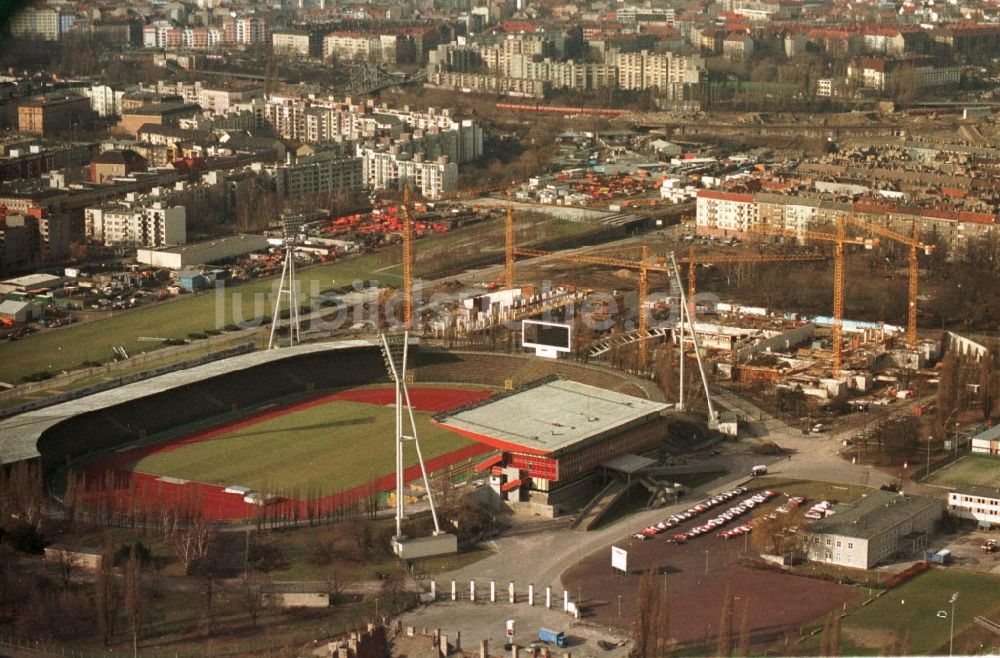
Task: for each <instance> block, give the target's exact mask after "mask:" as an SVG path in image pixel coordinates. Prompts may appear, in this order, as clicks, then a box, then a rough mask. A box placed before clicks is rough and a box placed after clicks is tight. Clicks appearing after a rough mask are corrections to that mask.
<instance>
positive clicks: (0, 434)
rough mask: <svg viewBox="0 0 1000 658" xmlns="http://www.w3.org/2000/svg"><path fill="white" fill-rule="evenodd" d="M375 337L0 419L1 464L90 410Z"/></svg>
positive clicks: (231, 363)
mask: <svg viewBox="0 0 1000 658" xmlns="http://www.w3.org/2000/svg"><path fill="white" fill-rule="evenodd" d="M377 344H378V343H377V341H376V340H374V339H355V340H342V341H337V342H332V343H310V344H306V345H296V346H295V347H287V348H283V349H280V350H262V351H257V352H250V353H249V354H242V355H239V356H234V357H230V358H228V359H220V360H218V361H212V362H209V363H204V364H202V365H199V366H194V367H192V368H186V369H182V370H175V371H173V372H168V373H166V374H163V375H158V376H156V377H151V378H149V379H143V380H140V381H137V382H133V383H131V384H126V385H124V386H119V387H117V388H112V389H110V390H106V391H101V392H99V393H94V394H92V395H87V396H84V397H80V398H76V399H74V400H69V401H67V402H62V403H59V404H55V405H52V406H49V407H44V408H41V409H37V410H34V411H26V412H24V413H22V414H18V415H16V416H11V417H10V418H4V419H3V420H0V464H10V463H13V462H17V461H22V460H26V459H34V458H36V457H40V456H41V455H40V453H39V451H38V445H37V444H38V439H39V437H41V435H42V433H43V432H44V431H45V430H47V429H49V428H50V427H52V426H54V425H56V424H58V423H60V422H62V421H64V420H67V419H69V418H72V417H73V416H77V415H80V414H83V413H87V412H91V411H100V410H102V409H107V408H110V407H114V406H116V405H119V404H122V403H124V402H128V401H129V400H133V399H136V398H142V397H146V396H151V395H156V394H157V393H163V392H164V391H167V390H170V389H172V388H178V387H181V386H186V385H188V384H194V383H197V382H200V381H204V380H207V379H211V378H212V377H216V376H218V375H223V374H227V373H231V372H234V371H239V370H244V369H247V368H253V367H256V366H260V365H264V364H267V363H270V362H273V361H280V360H282V359H287V358H290V357H294V356H299V355H304V354H313V353H316V352H324V351H327V350H339V349H351V348H356V347H372V346H376V345H377Z"/></svg>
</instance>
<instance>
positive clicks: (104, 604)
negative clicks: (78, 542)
mask: <svg viewBox="0 0 1000 658" xmlns="http://www.w3.org/2000/svg"><path fill="white" fill-rule="evenodd" d="M113 568H114V554H113V553H112V552H111V546H110V544H109V543H108V542H105V544H104V550H103V551H102V553H101V561H100V564H99V565H98V568H97V575H96V577H95V578H94V606H95V608H96V612H97V632H98V635H99V636H100V638H101V641H102V642H103V643H104V646H108V645H109V644H111V637H112V636H113V635H114V633H115V618H116V617H117V616H118V608H119V605H120V603H121V599H120V597H119V595H118V585H117V583H116V582H115V576H114V572H113Z"/></svg>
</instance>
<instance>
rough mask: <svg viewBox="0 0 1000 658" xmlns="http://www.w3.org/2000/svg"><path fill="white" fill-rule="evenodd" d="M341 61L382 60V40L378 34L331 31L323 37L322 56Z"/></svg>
mask: <svg viewBox="0 0 1000 658" xmlns="http://www.w3.org/2000/svg"><path fill="white" fill-rule="evenodd" d="M331 57H336V58H337V59H338V60H342V61H359V60H360V61H365V62H373V63H374V62H381V61H382V41H381V39H379V37H378V35H369V34H359V33H356V32H331V33H329V34H327V35H326V36H325V37H323V58H324V59H330V58H331Z"/></svg>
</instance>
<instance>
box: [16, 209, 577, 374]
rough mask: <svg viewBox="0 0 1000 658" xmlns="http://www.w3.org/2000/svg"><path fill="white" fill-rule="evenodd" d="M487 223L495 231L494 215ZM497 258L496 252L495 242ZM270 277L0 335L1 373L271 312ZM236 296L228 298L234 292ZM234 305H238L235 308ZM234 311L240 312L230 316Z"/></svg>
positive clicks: (59, 366) (466, 232) (389, 271)
mask: <svg viewBox="0 0 1000 658" xmlns="http://www.w3.org/2000/svg"><path fill="white" fill-rule="evenodd" d="M544 223H545V225H544V229H543V231H542V238H541V239H547V238H551V237H566V236H569V235H576V234H579V233H582V232H584V231H587V230H591V229H592V228H593V226H591V225H589V224H586V223H575V222H567V221H558V220H552V219H548V218H547V219H546V220H544ZM494 224H495V226H489V229H490V230H493V231H494V232H496V231H501V232H502V230H503V227H502V226H501V225H500V224H499V223H494ZM484 230H486V228H485V227H484V225H477V226H473V227H469V228H468V229H462V230H458V231H455V232H454V233H451V234H448V235H446V236H443V237H437V238H433V239H427V240H420V241H418V242H417V243H416V246H415V252H416V255H417V263H416V267H415V271H416V274H417V275H418V276H426V275H428V274H429V273H431V272H433V271H434V270H435V268H439V267H441V265H442V261H441V259H435V260H434V261H433V262H432V263H428V264H427V265H422V264H421V262H420V254H421V252H424V251H430V250H437V249H441V248H442V247H449V246H459V245H462V244H465V243H468V242H470V240H471V241H477V240H481V238H482V233H483V231H484ZM498 245H500V246H498V247H497V249H496V254H497V258H499V257H500V255H501V254H502V251H503V250H502V248H501V247H502V243H498ZM298 278H299V281H300V285H301V287H302V290H304V291H306V292H307V294H311V292H312V291H313V289H314V288H313V286H316V288H315V290H316V291H318V292H322V291H324V290H329V289H331V288H335V287H341V286H346V285H350V284H352V283H353V282H354V281H356V280H362V281H368V280H378V281H379V282H381V283H382V284H383V285H389V286H397V287H398V286H399V285H400V281H401V278H402V277H401V274H400V268H399V267H398V266H396V267H386V266H385V265H384V264H382V263H381V262H380V259H379V257H378V256H377V255H374V254H373V255H365V256H360V257H356V258H349V259H346V260H344V261H339V262H336V263H329V264H326V265H319V266H316V267H311V268H307V269H303V270H301V271H300V272H299V275H298ZM276 285H277V278H276V277H272V278H268V279H260V280H257V281H254V282H252V283H249V284H246V285H242V286H236V287H233V288H227V289H225V290H224V291H223V292H222V293H221V294H219V295H217V294H216V293H215V291H211V290H210V291H207V292H204V293H200V294H196V295H186V296H183V297H181V298H179V299H176V300H174V301H170V302H166V303H161V304H156V305H153V306H150V307H147V308H141V309H138V310H135V311H129V312H123V313H121V314H120V315H117V316H114V317H110V318H107V319H103V320H95V321H93V322H86V323H82V324H76V325H71V326H68V327H63V328H60V329H57V330H54V331H47V332H44V333H41V334H37V335H34V336H30V337H28V338H26V339H24V340H19V341H14V342H10V341H7V342H3V343H0V381H4V382H8V383H12V384H16V383H19V382H20V381H21V378H22V377H24V376H26V375H30V374H32V373H36V372H40V371H43V370H47V371H49V372H52V373H53V374H58V373H59V372H61V371H63V370H73V369H76V368H80V367H82V364H83V362H84V361H97V362H102V363H103V362H105V361H108V360H109V359H110V358H111V357H112V348H113V347H115V346H123V347H124V348H125V350H126V351H127V352H128V353H129V354H138V353H140V352H142V351H150V350H155V349H157V348H158V347H161V344H160V343H158V342H144V341H140V340H139V337H140V336H151V337H158V338H181V339H183V338H185V337H186V336H187V334H189V333H192V332H201V331H204V330H205V329H215V328H221V327H222V326H224V325H226V324H229V323H238V322H241V321H249V320H251V319H252V318H254V317H264V316H269V315H270V314H271V304H272V302H271V301H269V300H270V292H271V288H272V286H276ZM237 299H238V300H239V302H235V301H234V300H237ZM234 310H236V311H237V312H236V313H234ZM234 315H235V316H239V317H234Z"/></svg>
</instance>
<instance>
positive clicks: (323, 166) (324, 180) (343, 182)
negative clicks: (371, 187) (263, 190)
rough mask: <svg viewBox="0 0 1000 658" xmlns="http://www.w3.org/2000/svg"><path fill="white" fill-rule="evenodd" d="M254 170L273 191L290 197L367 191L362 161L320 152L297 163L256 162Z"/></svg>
mask: <svg viewBox="0 0 1000 658" xmlns="http://www.w3.org/2000/svg"><path fill="white" fill-rule="evenodd" d="M251 168H252V169H254V170H255V171H257V172H259V173H261V174H263V175H264V178H265V180H267V181H269V182H270V185H271V189H272V190H273V191H275V192H277V193H278V194H280V195H282V196H287V197H290V198H295V197H300V196H304V195H308V194H322V195H329V196H339V195H341V194H353V193H355V192H361V191H362V190H364V189H365V179H364V176H363V171H362V162H361V159H360V158H357V157H352V156H344V155H340V154H337V153H319V154H317V155H314V156H311V157H308V158H301V159H300V160H299V161H298V162H297V163H295V164H283V165H274V166H269V167H264V166H262V165H261V164H259V163H255V164H254V165H252V166H251Z"/></svg>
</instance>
